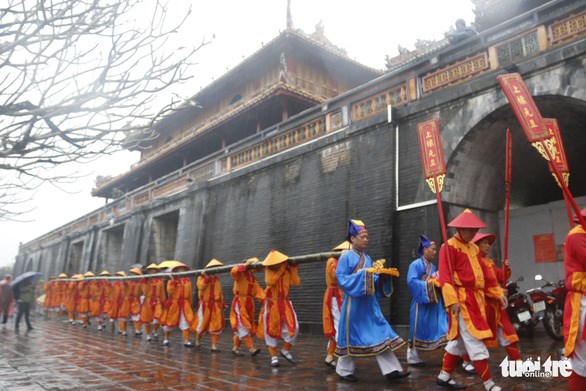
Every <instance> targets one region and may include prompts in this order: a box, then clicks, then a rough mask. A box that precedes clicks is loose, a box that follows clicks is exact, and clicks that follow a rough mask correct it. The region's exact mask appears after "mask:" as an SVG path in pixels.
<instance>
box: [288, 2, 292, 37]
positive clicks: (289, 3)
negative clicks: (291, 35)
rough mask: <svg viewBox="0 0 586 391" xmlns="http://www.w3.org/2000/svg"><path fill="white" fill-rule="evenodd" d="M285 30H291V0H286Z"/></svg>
mask: <svg viewBox="0 0 586 391" xmlns="http://www.w3.org/2000/svg"><path fill="white" fill-rule="evenodd" d="M287 30H293V15H292V14H291V0H287Z"/></svg>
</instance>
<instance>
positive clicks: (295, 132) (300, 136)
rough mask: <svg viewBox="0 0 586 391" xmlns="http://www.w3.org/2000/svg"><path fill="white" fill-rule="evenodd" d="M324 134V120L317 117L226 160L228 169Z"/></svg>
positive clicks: (241, 165)
mask: <svg viewBox="0 0 586 391" xmlns="http://www.w3.org/2000/svg"><path fill="white" fill-rule="evenodd" d="M324 134H326V118H325V116H322V117H319V118H317V119H315V120H313V121H310V122H307V123H305V124H303V125H301V126H299V127H297V128H294V129H291V130H289V131H287V132H284V133H282V134H279V135H277V136H275V137H272V138H270V139H269V140H266V141H263V142H261V143H258V144H256V145H254V146H252V147H249V148H247V149H245V150H243V151H239V152H236V153H234V154H232V155H230V156H228V157H227V158H226V160H227V162H228V164H229V167H230V169H234V168H238V167H243V166H247V165H249V164H252V163H254V162H256V161H258V160H260V159H263V158H265V157H267V156H270V155H274V154H276V153H278V152H281V151H284V150H286V149H289V148H292V147H294V146H296V145H301V144H304V143H306V142H307V141H309V140H312V139H315V138H317V137H320V136H323V135H324Z"/></svg>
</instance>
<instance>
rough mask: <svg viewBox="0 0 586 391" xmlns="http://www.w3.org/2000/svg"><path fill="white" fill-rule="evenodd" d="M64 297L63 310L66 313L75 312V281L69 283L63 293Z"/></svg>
mask: <svg viewBox="0 0 586 391" xmlns="http://www.w3.org/2000/svg"><path fill="white" fill-rule="evenodd" d="M64 295H65V298H64V300H65V309H66V310H67V312H75V311H77V302H78V300H79V298H78V292H77V281H70V282H69V283H68V284H67V287H66V289H65V292H64Z"/></svg>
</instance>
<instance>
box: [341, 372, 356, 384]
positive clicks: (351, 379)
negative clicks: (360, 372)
mask: <svg viewBox="0 0 586 391" xmlns="http://www.w3.org/2000/svg"><path fill="white" fill-rule="evenodd" d="M340 379H342V380H346V381H349V382H350V383H355V382H357V381H358V378H357V377H356V376H354V375H352V374H350V375H346V376H342V375H340Z"/></svg>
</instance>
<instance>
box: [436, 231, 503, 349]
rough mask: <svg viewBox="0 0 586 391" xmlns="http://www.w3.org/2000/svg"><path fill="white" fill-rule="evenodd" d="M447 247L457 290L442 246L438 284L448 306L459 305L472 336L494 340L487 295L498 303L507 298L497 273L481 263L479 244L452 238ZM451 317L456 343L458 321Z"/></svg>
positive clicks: (449, 333) (453, 316)
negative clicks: (499, 283)
mask: <svg viewBox="0 0 586 391" xmlns="http://www.w3.org/2000/svg"><path fill="white" fill-rule="evenodd" d="M448 246H449V249H450V259H451V261H452V272H453V284H454V285H455V287H454V285H452V279H450V275H449V272H448V270H449V268H448V264H447V262H448V260H447V256H446V245H445V244H443V245H442V247H441V249H440V256H439V270H440V273H439V274H440V279H439V281H440V284H441V287H442V295H443V297H444V301H445V305H446V307H449V306H450V305H452V304H460V310H461V311H462V317H463V318H464V322H465V323H466V328H467V329H468V331H469V332H470V334H471V335H472V336H473V337H475V338H477V339H483V340H484V339H488V338H492V337H493V333H492V331H491V328H490V327H489V325H488V321H487V319H486V309H485V296H486V297H489V298H494V299H495V300H499V298H500V297H501V296H503V295H504V293H503V290H502V288H501V287H500V286H499V285H498V283H497V280H496V278H495V277H494V273H491V272H490V269H489V268H488V266H487V265H486V263H485V262H483V261H482V257H481V256H480V255H479V249H478V246H477V245H476V244H474V243H472V242H468V243H465V242H463V241H462V240H461V239H460V238H458V237H452V238H451V239H449V240H448ZM455 288H457V289H455ZM448 315H449V316H448V320H449V328H448V340H453V339H455V338H457V337H458V322H457V320H456V317H455V315H454V314H452V313H451V312H449V313H448Z"/></svg>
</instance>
